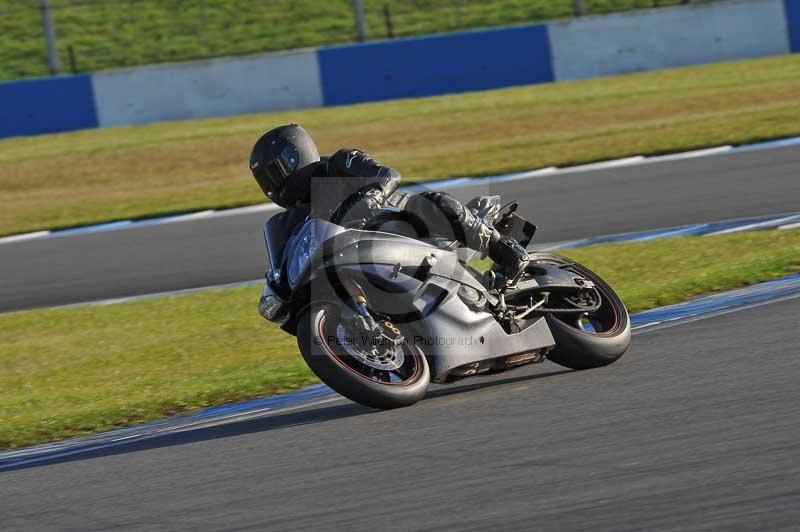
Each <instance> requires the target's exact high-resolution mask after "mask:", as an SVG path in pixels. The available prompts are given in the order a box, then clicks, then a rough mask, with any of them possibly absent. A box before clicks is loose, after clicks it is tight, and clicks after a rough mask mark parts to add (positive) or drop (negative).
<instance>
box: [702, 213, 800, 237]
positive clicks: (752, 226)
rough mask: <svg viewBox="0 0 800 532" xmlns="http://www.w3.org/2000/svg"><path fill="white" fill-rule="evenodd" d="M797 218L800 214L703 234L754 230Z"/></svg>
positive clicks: (724, 233)
mask: <svg viewBox="0 0 800 532" xmlns="http://www.w3.org/2000/svg"><path fill="white" fill-rule="evenodd" d="M795 220H800V215H798V214H795V215H794V216H787V217H785V218H778V219H776V220H766V221H763V222H758V223H753V224H747V225H742V226H739V227H731V228H730V229H723V230H722V231H714V232H713V233H707V234H705V235H703V236H714V235H726V234H728V233H740V232H743V231H752V230H753V229H758V228H760V227H773V226H779V225H780V224H782V223H784V222H793V221H795Z"/></svg>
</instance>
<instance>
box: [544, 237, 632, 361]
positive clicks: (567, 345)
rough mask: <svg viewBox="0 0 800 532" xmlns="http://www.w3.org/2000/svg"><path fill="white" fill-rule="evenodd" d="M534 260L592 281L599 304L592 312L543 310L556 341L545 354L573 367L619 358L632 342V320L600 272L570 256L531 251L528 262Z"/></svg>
mask: <svg viewBox="0 0 800 532" xmlns="http://www.w3.org/2000/svg"><path fill="white" fill-rule="evenodd" d="M537 262H538V263H545V264H550V265H554V266H558V267H559V268H562V269H565V270H567V271H570V272H572V273H574V274H576V275H578V276H580V277H583V278H585V279H587V280H589V281H591V282H592V283H594V285H595V288H596V289H597V292H598V294H599V295H600V299H601V303H600V306H599V308H597V309H596V310H593V311H591V312H585V313H566V314H545V319H546V320H547V323H548V325H549V326H550V331H551V332H552V333H553V338H554V339H555V341H556V346H555V348H554V349H553V351H551V352H550V353H549V354H548V355H547V358H548V359H550V360H552V361H553V362H555V363H557V364H560V365H562V366H566V367H568V368H572V369H590V368H597V367H600V366H607V365H609V364H611V363H613V362H616V361H617V360H619V358H620V357H622V355H623V354H624V353H625V351H626V350H627V349H628V346H629V345H630V342H631V321H630V317H629V316H628V311H627V309H626V308H625V305H624V304H623V303H622V300H621V299H620V298H619V296H618V295H617V294H616V292H614V290H613V289H612V288H611V287H610V286H609V285H608V284H607V283H606V282H605V281H603V279H601V278H600V276H599V275H597V274H596V273H594V272H593V271H591V270H590V269H589V268H587V267H585V266H583V265H581V264H578V263H577V262H575V261H573V260H570V259H567V258H564V257H560V256H558V255H552V254H549V253H534V254H532V256H531V266H532V267H535V265H536V263H537ZM548 306H551V305H548Z"/></svg>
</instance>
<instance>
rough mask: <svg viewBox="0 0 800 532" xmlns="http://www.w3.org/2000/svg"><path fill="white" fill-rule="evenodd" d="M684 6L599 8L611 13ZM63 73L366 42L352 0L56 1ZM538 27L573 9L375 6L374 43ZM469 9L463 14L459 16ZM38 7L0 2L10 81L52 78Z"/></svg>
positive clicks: (600, 1)
mask: <svg viewBox="0 0 800 532" xmlns="http://www.w3.org/2000/svg"><path fill="white" fill-rule="evenodd" d="M677 3H679V0H661V1H659V0H589V1H587V2H586V6H587V11H588V12H589V13H595V14H597V13H608V12H611V11H624V10H630V9H641V8H646V7H652V6H657V5H674V4H677ZM51 4H52V5H53V7H54V9H53V14H54V21H55V25H56V33H57V36H58V45H59V52H60V56H61V59H62V65H63V69H64V70H65V71H70V70H71V65H70V59H69V58H70V49H72V51H73V53H74V57H75V63H76V70H77V71H80V72H86V71H93V70H101V69H108V68H117V67H125V66H133V65H143V64H149V63H159V62H164V61H185V60H189V59H200V58H206V57H217V56H224V55H237V54H249V53H256V52H265V51H269V50H282V49H287V48H298V47H306V46H318V45H324V44H336V43H346V42H352V41H354V40H355V38H356V34H355V28H354V24H353V14H352V4H351V1H350V0H271V1H269V2H267V1H259V2H254V1H251V0H220V1H210V0H192V1H187V0H127V1H119V0H94V1H86V0H84V1H82V2H80V3H78V2H73V1H68V0H52V2H51ZM386 5H388V6H389V7H390V9H391V13H392V22H393V26H394V34H395V35H396V36H405V35H418V34H424V33H433V32H443V31H454V30H458V29H468V28H480V27H489V26H499V25H507V24H517V23H523V22H535V21H542V20H546V19H552V18H559V17H569V16H571V15H572V0H491V1H486V0H458V1H456V0H366V2H365V6H366V7H365V10H366V15H367V27H368V32H369V36H370V38H373V39H382V38H386V37H387V31H386V25H385V21H384V15H383V9H384V6H386ZM457 5H460V7H459V8H456V6H457ZM38 6H39V2H38V0H22V1H20V0H0V79H15V78H20V77H27V76H44V75H47V74H48V71H47V63H46V55H45V47H44V41H43V37H42V29H41V20H40V13H39V8H38Z"/></svg>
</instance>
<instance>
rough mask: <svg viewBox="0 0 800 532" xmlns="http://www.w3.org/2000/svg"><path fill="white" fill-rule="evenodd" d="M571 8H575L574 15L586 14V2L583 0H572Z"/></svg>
mask: <svg viewBox="0 0 800 532" xmlns="http://www.w3.org/2000/svg"><path fill="white" fill-rule="evenodd" d="M572 8H573V9H574V10H575V16H576V17H582V16H584V15H585V14H586V3H585V2H584V1H583V0H572Z"/></svg>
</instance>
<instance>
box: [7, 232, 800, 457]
mask: <svg viewBox="0 0 800 532" xmlns="http://www.w3.org/2000/svg"><path fill="white" fill-rule="evenodd" d="M565 254H566V255H568V256H570V257H573V258H575V259H577V260H578V261H580V262H583V263H585V264H586V265H587V266H589V267H590V268H592V269H594V270H596V271H597V272H598V273H599V274H600V275H602V276H603V277H604V278H606V279H607V280H608V281H609V282H610V283H611V284H612V285H613V286H614V287H615V288H616V289H617V290H618V291H619V293H620V294H621V296H622V298H623V299H624V300H625V302H626V304H627V305H628V307H629V309H630V310H631V311H637V310H642V309H647V308H652V307H654V306H658V305H664V304H668V303H674V302H677V301H681V300H685V299H688V298H690V297H692V296H694V295H697V294H701V293H705V292H710V291H716V290H722V289H727V288H733V287H738V286H742V285H746V284H750V283H755V282H757V281H763V280H767V279H772V278H775V277H778V276H780V275H783V274H785V273H788V272H793V271H800V230H790V231H771V232H761V233H745V234H731V235H720V236H713V237H694V238H674V239H665V240H659V241H653V242H642V243H628V244H604V245H597V246H592V247H587V248H582V249H574V250H569V251H567V252H566V253H565ZM258 295H259V288H258V287H245V288H237V289H229V290H219V291H208V292H203V293H195V294H190V295H183V296H176V297H170V298H164V299H159V300H150V301H139V302H130V303H122V304H116V305H111V306H106V307H79V308H74V307H73V308H59V309H43V310H33V311H25V312H16V313H8V314H0V331H2V335H0V420H2V422H0V448H9V447H17V446H22V445H29V444H34V443H38V442H44V441H51V440H55V439H59V438H64V437H68V436H75V435H79V434H86V433H91V432H95V431H98V430H105V429H110V428H113V427H120V426H124V425H129V424H132V423H136V422H141V421H147V420H152V419H156V418H159V417H162V416H165V415H169V414H173V413H176V412H181V411H185V410H190V409H195V408H199V407H204V406H209V405H214V404H220V403H225V402H229V401H234V400H239V399H246V398H252V397H258V396H264V395H269V394H273V393H277V392H281V391H286V390H291V389H295V388H298V387H300V386H303V385H305V384H308V383H311V382H315V378H314V376H313V375H312V374H311V373H310V372H309V370H308V369H307V368H306V367H305V365H304V363H303V362H302V359H301V358H300V356H299V354H298V353H297V348H296V343H295V341H294V339H293V338H292V337H290V336H288V335H286V334H284V333H282V332H281V331H280V330H279V329H278V328H277V327H275V326H273V325H271V324H268V323H266V322H264V320H262V319H261V317H260V316H259V315H258V313H257V310H256V306H257V304H256V302H257V299H258Z"/></svg>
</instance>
